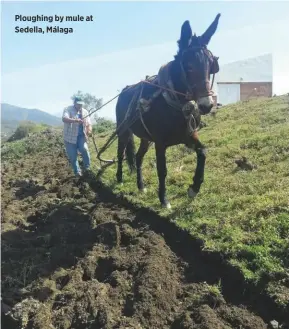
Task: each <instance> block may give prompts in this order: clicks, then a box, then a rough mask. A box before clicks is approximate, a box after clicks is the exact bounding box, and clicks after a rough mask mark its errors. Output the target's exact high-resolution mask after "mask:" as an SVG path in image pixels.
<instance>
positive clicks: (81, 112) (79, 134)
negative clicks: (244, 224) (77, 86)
mask: <svg viewBox="0 0 289 329" xmlns="http://www.w3.org/2000/svg"><path fill="white" fill-rule="evenodd" d="M83 105H84V102H83V101H82V99H81V98H80V97H75V98H74V103H73V105H71V106H68V107H67V108H65V109H64V111H63V115H62V121H63V123H64V130H63V137H64V144H65V149H66V153H67V156H68V158H69V161H70V164H71V166H72V168H73V171H74V174H75V175H76V176H77V177H80V176H82V173H81V170H80V168H79V163H78V159H77V155H78V151H79V152H80V153H81V155H82V158H83V163H84V168H85V170H88V169H89V167H90V154H89V150H88V145H87V143H88V138H87V137H88V136H89V135H90V134H91V131H92V125H91V120H90V117H89V116H87V115H88V114H89V113H88V111H87V110H86V109H84V108H83Z"/></svg>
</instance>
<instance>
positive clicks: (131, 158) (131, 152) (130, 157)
mask: <svg viewBox="0 0 289 329" xmlns="http://www.w3.org/2000/svg"><path fill="white" fill-rule="evenodd" d="M125 156H126V161H127V164H128V167H129V169H130V171H131V172H134V171H135V170H136V157H135V143H134V138H133V133H132V132H131V131H129V136H128V141H127V144H126V148H125Z"/></svg>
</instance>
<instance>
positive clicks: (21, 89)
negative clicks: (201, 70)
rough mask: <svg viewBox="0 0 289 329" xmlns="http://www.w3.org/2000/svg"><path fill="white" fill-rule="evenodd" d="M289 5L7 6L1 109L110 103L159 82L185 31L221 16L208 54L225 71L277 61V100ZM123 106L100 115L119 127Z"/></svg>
mask: <svg viewBox="0 0 289 329" xmlns="http://www.w3.org/2000/svg"><path fill="white" fill-rule="evenodd" d="M288 12H289V2H284V1H282V2H278V1H274V2H273V1H271V2H270V1H265V2H263V1H255V2H253V1H252V2H247V1H243V2H237V1H222V2H218V1H210V2H209V1H191V2H188V1H185V2H181V1H176V2H162V1H160V2H152V1H150V2H137V1H135V2H119V1H118V2H110V1H106V2H92V1H90V2H84V1H79V2H78V1H73V2H68V1H65V2H56V1H53V2H48V1H46V2H45V1H43V2H36V1H31V2H23V1H21V2H13V1H9V2H8V1H7V2H2V12H1V15H2V17H1V21H2V26H1V43H2V45H1V79H2V90H1V102H5V103H9V104H13V105H17V106H21V107H27V108H38V109H41V110H43V111H46V112H48V113H51V114H57V115H61V113H62V111H63V108H64V107H65V106H68V105H70V104H71V96H72V95H73V94H74V93H75V92H77V91H78V90H81V91H83V92H89V93H91V94H93V95H95V96H96V97H98V98H103V101H104V102H106V101H108V100H109V99H111V98H113V97H114V96H115V95H117V94H118V92H119V90H121V89H122V88H124V87H125V86H126V85H129V84H133V83H137V82H138V81H140V80H141V79H143V78H145V76H146V75H154V74H157V71H158V69H159V68H160V66H162V65H163V64H164V63H166V62H168V61H170V60H172V59H173V56H174V55H175V54H176V51H177V40H178V39H179V37H180V31H181V25H182V24H183V22H184V21H185V20H189V21H190V24H191V27H192V30H193V32H195V33H196V34H197V35H200V34H202V33H203V32H204V31H205V30H206V28H207V27H208V26H209V25H210V24H211V22H212V21H213V20H214V18H215V16H216V15H217V14H218V13H221V18H220V21H219V26H218V30H217V32H216V33H215V35H214V36H213V38H212V40H211V43H210V44H209V46H208V48H209V49H210V50H211V51H212V52H213V54H214V55H216V56H219V58H220V59H219V61H220V64H221V65H222V64H225V63H229V62H233V61H236V60H242V59H246V58H248V57H254V56H259V55H262V54H266V53H272V55H273V79H274V80H273V93H276V94H282V93H285V92H288V91H289V61H288V57H289V42H288V36H287V33H288V31H289V20H288ZM16 15H22V16H35V15H44V16H53V18H54V17H55V15H58V16H75V15H80V16H84V17H86V16H90V15H92V16H93V21H83V22H80V21H79V22H67V21H64V22H62V23H60V22H55V21H54V22H52V23H49V22H36V23H31V22H27V21H15V16H16ZM16 26H19V27H22V28H23V27H27V26H29V27H33V26H38V27H42V28H43V29H45V27H46V26H59V27H72V28H73V33H71V34H49V33H45V34H37V33H34V34H32V33H30V34H28V33H15V27H16ZM115 102H116V101H114V102H112V103H111V104H109V105H108V106H106V107H104V108H103V109H102V110H101V111H100V113H99V114H100V115H101V116H104V117H107V118H111V119H113V120H114V119H115Z"/></svg>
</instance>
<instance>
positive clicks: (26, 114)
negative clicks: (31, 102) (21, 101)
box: [1, 103, 62, 126]
mask: <svg viewBox="0 0 289 329" xmlns="http://www.w3.org/2000/svg"><path fill="white" fill-rule="evenodd" d="M1 118H2V121H32V122H35V123H45V124H47V125H50V126H59V125H61V124H62V121H61V118H58V117H56V116H54V115H51V114H49V113H46V112H44V111H41V110H37V109H26V108H24V107H19V106H14V105H10V104H6V103H2V104H1Z"/></svg>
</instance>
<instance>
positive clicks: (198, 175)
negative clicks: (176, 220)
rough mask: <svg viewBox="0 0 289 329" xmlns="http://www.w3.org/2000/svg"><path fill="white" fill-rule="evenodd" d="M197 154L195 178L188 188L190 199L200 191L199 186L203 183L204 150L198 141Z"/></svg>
mask: <svg viewBox="0 0 289 329" xmlns="http://www.w3.org/2000/svg"><path fill="white" fill-rule="evenodd" d="M196 154H197V167H196V171H195V176H194V178H193V182H194V183H193V184H192V185H190V186H189V189H188V195H189V197H190V198H192V199H194V198H195V197H196V196H197V194H198V193H199V191H200V188H201V185H202V183H203V182H204V172H205V162H206V149H205V147H204V146H203V145H202V144H201V143H200V142H199V141H198V143H197V145H196Z"/></svg>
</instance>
